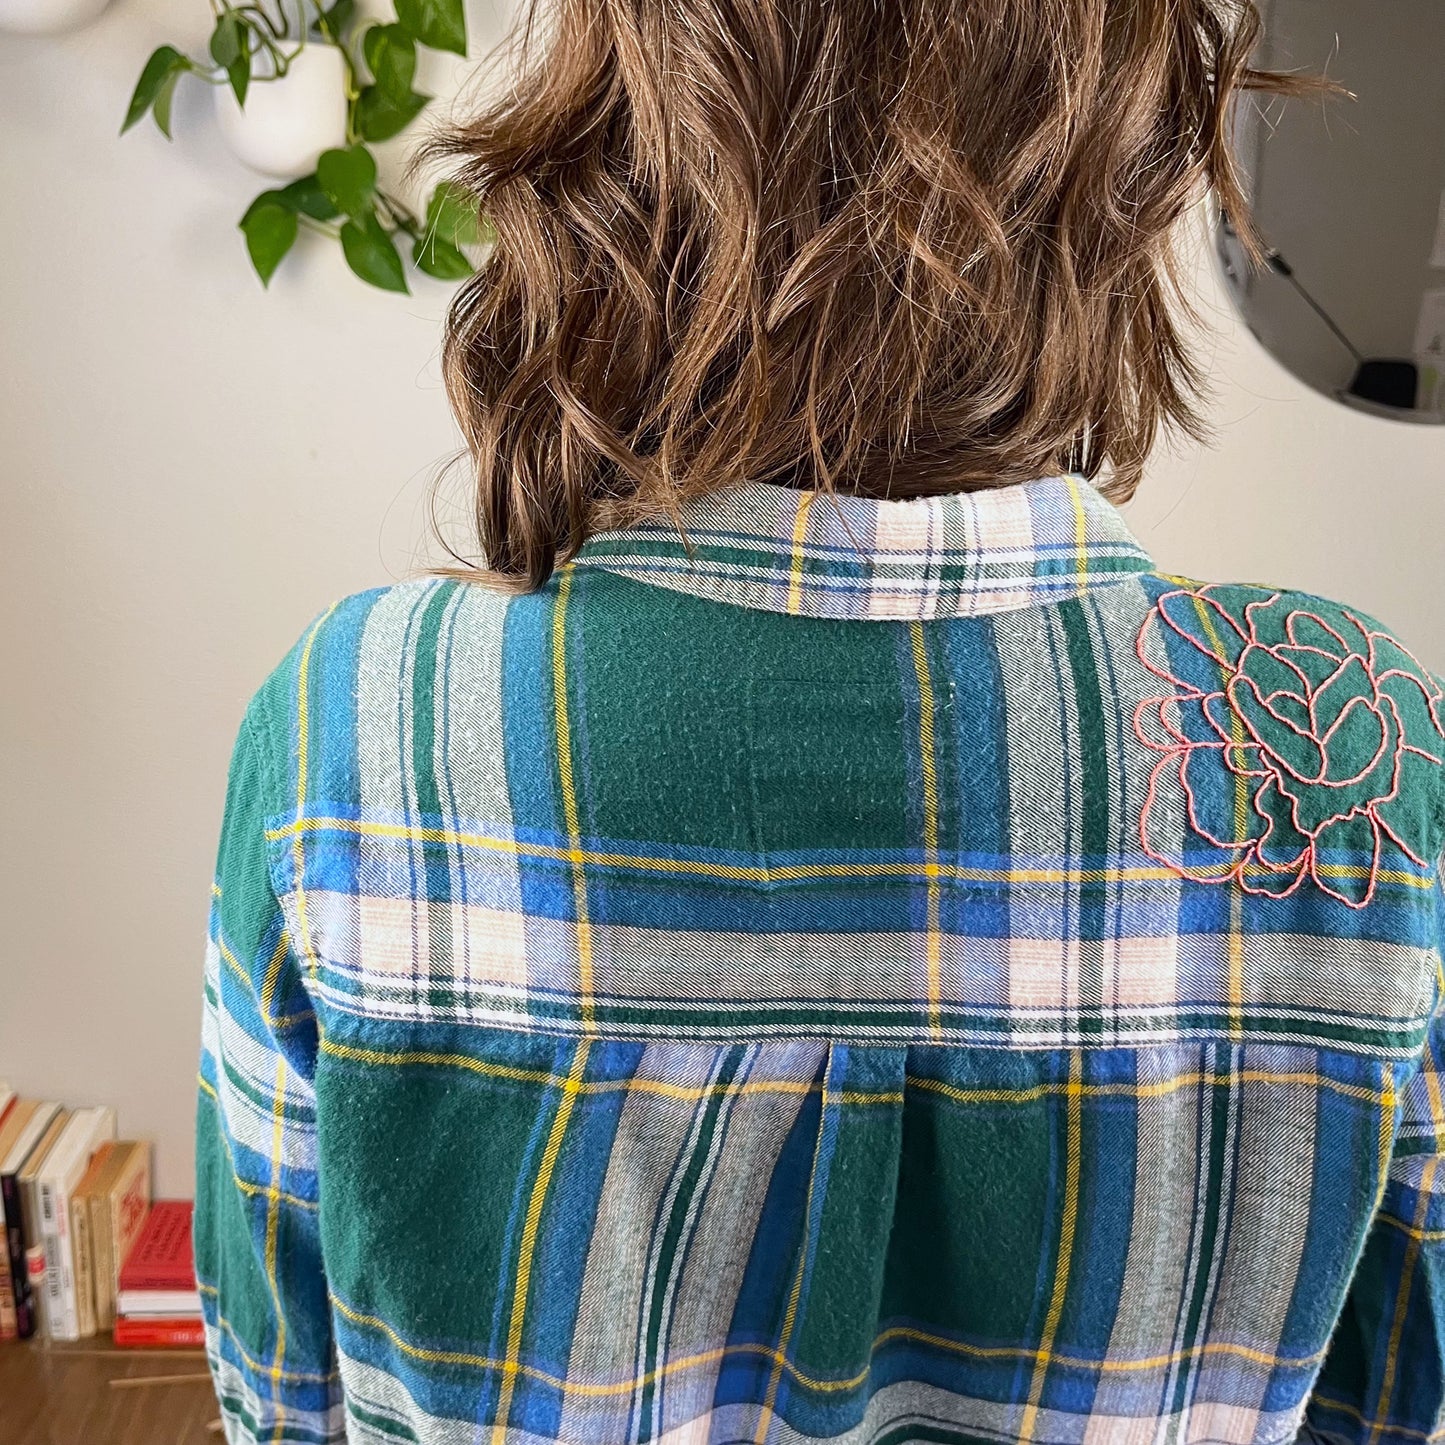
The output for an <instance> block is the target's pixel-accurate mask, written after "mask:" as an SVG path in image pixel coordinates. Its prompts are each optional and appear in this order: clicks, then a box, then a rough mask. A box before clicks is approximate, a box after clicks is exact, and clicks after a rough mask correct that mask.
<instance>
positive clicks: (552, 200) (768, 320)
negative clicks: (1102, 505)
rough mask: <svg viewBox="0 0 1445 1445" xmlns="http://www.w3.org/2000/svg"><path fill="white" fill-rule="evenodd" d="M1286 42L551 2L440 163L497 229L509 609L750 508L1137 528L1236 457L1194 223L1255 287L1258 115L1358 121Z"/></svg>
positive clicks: (486, 452)
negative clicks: (1193, 217)
mask: <svg viewBox="0 0 1445 1445" xmlns="http://www.w3.org/2000/svg"><path fill="white" fill-rule="evenodd" d="M1260 23H1261V22H1260V18H1259V14H1258V12H1257V10H1256V8H1255V6H1254V4H1253V3H1251V0H827V3H824V0H530V4H529V7H528V9H527V11H526V13H525V15H524V17H523V21H522V24H521V26H520V28H519V30H518V31H517V32H516V33H515V34H514V35H513V37H512V44H511V46H510V47H509V48H508V55H509V57H510V58H511V59H512V60H513V61H514V73H513V74H512V75H511V76H509V77H508V83H507V84H506V85H505V86H500V87H497V88H496V90H495V92H494V93H495V96H496V98H495V100H494V101H492V102H491V103H490V104H488V105H487V106H486V107H485V108H484V109H483V110H482V112H481V113H480V114H478V115H476V116H475V117H474V118H472V119H471V120H470V121H468V122H467V123H465V124H462V125H458V126H455V127H453V128H452V129H450V130H448V131H446V132H444V133H443V134H441V135H440V136H438V137H437V138H435V139H434V140H433V142H432V143H431V144H430V146H429V147H428V150H427V157H428V158H429V159H436V158H438V157H445V158H448V159H449V160H451V161H452V162H453V163H454V162H455V161H456V160H457V159H458V158H459V159H460V161H461V165H460V167H459V169H457V180H458V182H459V183H460V184H461V185H462V186H464V187H465V188H466V189H467V191H468V192H469V193H470V194H471V195H472V196H473V197H474V198H475V200H476V203H477V204H478V206H479V207H480V208H481V210H482V212H483V214H484V215H485V216H486V217H487V218H488V219H489V220H490V222H491V224H492V226H493V227H494V228H495V231H496V244H495V247H494V249H493V251H492V252H491V254H490V256H489V259H488V260H487V262H486V264H485V265H484V266H483V267H482V269H481V270H480V271H479V272H478V273H477V274H476V275H475V276H474V277H473V278H472V279H471V280H470V281H468V283H467V284H466V285H465V286H463V287H462V289H461V291H460V292H459V294H458V295H457V297H456V299H455V302H454V304H453V305H452V307H451V310H450V314H449V316H448V319H447V326H446V337H445V344H444V350H443V365H444V370H445V375H446V383H447V389H448V394H449V396H450V398H451V402H452V406H453V408H454V410H455V412H456V415H457V418H458V420H459V422H460V425H461V428H462V431H463V433H464V435H465V438H466V441H467V444H468V449H469V451H470V453H471V457H472V459H473V461H474V463H475V469H476V486H475V530H476V538H477V541H478V543H479V544H480V548H481V553H482V556H483V558H484V559H485V570H486V571H488V572H489V573H490V574H491V575H490V579H489V580H492V581H494V582H497V583H500V584H501V585H502V586H503V587H504V588H508V589H510V590H522V591H525V590H533V589H535V588H537V587H539V586H541V585H542V584H544V583H545V582H546V581H547V579H548V577H549V576H550V575H551V573H552V571H553V569H554V567H555V566H557V565H558V564H559V563H560V562H565V561H567V560H568V559H569V558H570V556H571V555H572V554H573V553H574V552H575V550H576V548H577V547H579V546H580V545H581V544H582V542H583V541H585V540H586V538H587V537H589V536H591V535H592V534H593V533H594V532H597V531H599V530H603V529H605V528H609V527H618V526H627V525H629V524H631V523H633V522H635V521H637V520H640V519H642V518H644V517H649V516H654V517H655V516H663V515H665V516H670V517H673V518H674V519H676V514H677V508H678V507H679V505H680V504H681V503H682V502H683V501H684V500H686V499H688V498H690V497H693V496H696V495H698V494H700V493H705V492H710V491H712V490H714V489H716V488H719V487H723V486H727V485H729V484H732V483H735V482H741V481H751V480H766V481H772V482H776V483H781V484H783V485H787V486H794V487H804V488H818V489H821V490H825V491H826V490H828V489H830V488H831V489H836V490H837V491H848V492H853V493H857V494H860V495H864V496H871V497H893V498H904V497H915V496H921V495H926V494H936V493H943V492H955V491H965V490H970V489H977V488H983V487H999V486H1006V485H1009V484H1010V483H1015V482H1019V481H1023V480H1026V479H1029V478H1032V477H1038V476H1045V475H1052V474H1057V473H1059V472H1061V471H1073V472H1076V473H1078V474H1080V475H1082V476H1085V477H1087V478H1089V479H1091V480H1095V481H1096V485H1099V486H1100V490H1101V491H1103V492H1104V493H1105V495H1107V496H1109V497H1111V498H1113V499H1114V500H1124V499H1126V498H1128V497H1129V496H1130V495H1131V494H1132V492H1133V491H1134V489H1135V487H1136V486H1137V485H1138V482H1139V479H1140V476H1141V473H1142V471H1143V467H1144V463H1145V460H1146V458H1147V457H1148V454H1149V452H1150V449H1151V447H1152V445H1153V443H1154V440H1155V437H1156V433H1157V431H1158V428H1159V426H1160V424H1161V422H1164V423H1172V424H1174V425H1177V426H1178V427H1180V428H1182V429H1183V430H1184V431H1186V432H1187V433H1189V434H1190V435H1191V436H1193V437H1195V438H1196V439H1198V440H1200V441H1207V440H1208V439H1209V435H1210V432H1209V428H1208V427H1207V426H1206V424H1205V423H1204V421H1203V419H1202V416H1201V414H1200V412H1199V410H1198V408H1197V406H1196V402H1195V398H1196V397H1197V396H1198V395H1200V394H1201V393H1202V392H1203V391H1204V375H1203V371H1202V369H1201V368H1200V366H1199V365H1198V363H1197V362H1196V360H1195V359H1194V358H1193V356H1192V355H1191V354H1190V351H1189V349H1188V347H1187V346H1186V344H1185V340H1184V336H1183V334H1182V331H1181V328H1180V325H1179V323H1178V321H1177V320H1176V318H1175V316H1174V314H1173V313H1172V310H1171V301H1173V302H1177V303H1178V304H1179V305H1180V306H1181V307H1182V309H1183V311H1184V313H1185V315H1186V317H1187V319H1188V320H1189V321H1190V322H1192V323H1195V324H1197V323H1198V316H1197V313H1196V312H1195V311H1194V310H1193V308H1192V307H1191V306H1190V304H1189V301H1188V297H1187V294H1186V292H1185V291H1184V288H1183V285H1182V282H1181V277H1180V274H1179V269H1178V266H1177V258H1176V255H1175V250H1174V237H1175V235H1176V222H1177V221H1179V219H1180V218H1181V217H1182V216H1183V215H1184V213H1185V212H1186V211H1187V210H1188V209H1189V208H1190V206H1191V204H1192V203H1194V202H1195V201H1196V200H1198V199H1199V198H1200V196H1201V194H1202V192H1203V191H1204V189H1205V188H1207V187H1213V190H1214V192H1215V194H1216V195H1217V197H1218V199H1219V202H1220V204H1221V205H1222V206H1223V208H1224V209H1225V210H1226V212H1227V213H1228V214H1229V215H1230V217H1231V218H1232V219H1233V221H1234V222H1235V225H1236V227H1237V228H1238V229H1239V230H1240V231H1241V233H1242V235H1243V237H1244V239H1245V241H1246V243H1247V245H1248V247H1249V248H1250V250H1251V254H1252V255H1253V256H1254V258H1255V260H1256V262H1257V261H1258V260H1259V259H1260V255H1261V248H1260V245H1259V242H1258V238H1257V237H1256V235H1255V233H1254V231H1253V229H1252V227H1251V226H1250V224H1249V219H1248V207H1247V204H1246V198H1245V196H1244V194H1243V193H1242V186H1241V181H1240V176H1239V174H1238V173H1237V171H1236V165H1235V162H1234V160H1233V158H1232V156H1231V152H1230V146H1229V139H1230V137H1229V131H1230V128H1231V127H1230V118H1231V110H1232V107H1231V102H1232V100H1233V99H1234V97H1235V95H1236V92H1238V91H1240V90H1263V91H1271V92H1275V93H1279V94H1304V93H1307V92H1317V91H1336V90H1339V89H1340V88H1339V87H1338V86H1336V85H1334V83H1333V82H1329V81H1325V80H1322V79H1321V78H1320V77H1317V76H1305V75H1300V74H1294V73H1288V72H1278V71H1264V70H1257V69H1254V68H1252V67H1251V65H1250V64H1249V59H1250V56H1251V54H1252V53H1253V48H1254V45H1255V42H1256V40H1257V38H1258V35H1259V31H1260ZM1106 469H1107V476H1103V474H1104V473H1105V471H1106ZM1101 477H1102V480H1099V479H1100V478H1101ZM453 555H454V556H456V555H457V554H455V553H453ZM458 560H459V561H461V560H463V559H461V558H460V557H458ZM449 570H451V569H449ZM465 575H469V576H475V575H476V573H475V571H474V570H473V569H471V568H470V567H468V568H466V569H465Z"/></svg>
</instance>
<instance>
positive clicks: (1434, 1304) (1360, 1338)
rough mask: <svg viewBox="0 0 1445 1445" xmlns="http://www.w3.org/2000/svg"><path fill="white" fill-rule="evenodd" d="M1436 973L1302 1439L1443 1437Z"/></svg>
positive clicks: (1373, 1442)
mask: <svg viewBox="0 0 1445 1445" xmlns="http://www.w3.org/2000/svg"><path fill="white" fill-rule="evenodd" d="M1438 900H1439V892H1438V889H1437V903H1438ZM1436 967H1437V981H1436V992H1435V1007H1434V1011H1433V1013H1432V1015H1431V1017H1430V1021H1429V1027H1428V1032H1427V1034H1426V1039H1425V1047H1424V1052H1423V1054H1422V1056H1421V1060H1420V1067H1419V1068H1418V1069H1417V1070H1416V1071H1415V1072H1414V1073H1412V1074H1411V1076H1410V1078H1409V1079H1408V1081H1407V1082H1406V1083H1405V1084H1404V1086H1403V1087H1402V1089H1401V1091H1400V1099H1399V1120H1398V1124H1397V1127H1396V1134H1395V1142H1394V1146H1393V1152H1392V1155H1391V1158H1390V1163H1389V1166H1388V1170H1387V1173H1386V1177H1385V1187H1384V1191H1383V1193H1382V1195H1381V1198H1380V1203H1379V1207H1378V1209H1377V1210H1376V1213H1375V1217H1374V1220H1373V1222H1372V1224H1371V1229H1370V1234H1369V1236H1368V1237H1367V1239H1366V1242H1365V1248H1364V1252H1363V1254H1362V1255H1361V1257H1360V1260H1359V1263H1358V1265H1357V1266H1356V1269H1355V1273H1354V1276H1353V1278H1352V1280H1351V1283H1350V1292H1349V1296H1348V1298H1347V1300H1346V1303H1345V1308H1344V1312H1343V1313H1342V1314H1341V1316H1340V1320H1339V1324H1338V1325H1337V1326H1336V1329H1335V1333H1334V1337H1333V1339H1332V1340H1331V1342H1330V1350H1329V1354H1328V1356H1327V1357H1326V1360H1325V1363H1324V1367H1323V1369H1322V1370H1321V1372H1320V1377H1319V1380H1318V1382H1317V1384H1316V1387H1315V1391H1314V1396H1313V1398H1312V1400H1311V1402H1310V1407H1309V1410H1308V1413H1307V1416H1306V1419H1307V1421H1308V1424H1307V1426H1306V1429H1305V1431H1304V1432H1303V1434H1302V1435H1301V1437H1300V1438H1301V1440H1302V1441H1312V1442H1313V1441H1318V1442H1322V1445H1323V1442H1329V1445H1335V1442H1349V1445H1357V1442H1358V1445H1365V1442H1367V1441H1368V1442H1370V1445H1407V1442H1408V1445H1420V1442H1421V1441H1424V1440H1438V1439H1440V1438H1441V1432H1442V1430H1445V1102H1442V1101H1445V989H1442V986H1441V985H1442V983H1445V978H1442V977H1441V975H1440V971H1439V962H1438V959H1437V965H1436Z"/></svg>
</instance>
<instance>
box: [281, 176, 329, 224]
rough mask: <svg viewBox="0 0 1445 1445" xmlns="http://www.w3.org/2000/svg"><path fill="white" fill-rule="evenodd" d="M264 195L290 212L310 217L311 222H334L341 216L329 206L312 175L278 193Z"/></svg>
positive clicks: (318, 183) (324, 193)
mask: <svg viewBox="0 0 1445 1445" xmlns="http://www.w3.org/2000/svg"><path fill="white" fill-rule="evenodd" d="M266 194H267V195H269V196H275V197H276V199H277V200H278V201H280V202H281V204H282V205H283V206H286V207H288V208H289V209H290V210H293V211H299V212H300V213H301V214H302V215H303V216H310V217H311V219H312V220H313V221H334V220H335V219H336V217H337V216H339V215H340V214H341V213H340V212H339V211H338V210H337V209H336V207H335V206H334V205H332V204H331V201H330V199H329V198H328V197H327V195H326V192H325V191H323V190H322V189H321V183H320V182H319V181H318V180H317V179H316V177H315V176H314V175H312V176H302V177H301V179H300V180H299V181H292V182H291V184H290V185H289V186H283V187H282V188H281V189H280V190H279V191H268V192H267V193H266Z"/></svg>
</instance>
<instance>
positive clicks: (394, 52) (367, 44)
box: [361, 25, 416, 100]
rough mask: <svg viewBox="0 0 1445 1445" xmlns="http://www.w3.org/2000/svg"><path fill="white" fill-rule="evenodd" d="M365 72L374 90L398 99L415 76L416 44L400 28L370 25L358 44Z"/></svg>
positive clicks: (405, 92)
mask: <svg viewBox="0 0 1445 1445" xmlns="http://www.w3.org/2000/svg"><path fill="white" fill-rule="evenodd" d="M361 53H362V54H363V55H364V56H365V57H366V68H367V69H368V70H369V71H371V78H372V80H373V81H375V82H376V87H377V89H378V90H380V91H382V92H383V93H384V94H386V95H389V96H393V97H395V98H396V99H398V100H399V99H401V98H403V97H405V96H408V95H410V94H411V82H412V78H413V76H415V75H416V41H415V40H413V39H412V38H411V36H410V35H409V34H408V33H407V32H406V30H405V29H404V28H403V27H402V26H400V25H373V26H372V27H371V29H369V30H368V31H367V32H366V35H365V37H364V38H363V39H362V42H361Z"/></svg>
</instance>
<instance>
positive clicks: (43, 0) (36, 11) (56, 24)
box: [0, 0, 109, 35]
mask: <svg viewBox="0 0 1445 1445" xmlns="http://www.w3.org/2000/svg"><path fill="white" fill-rule="evenodd" d="M108 3H109V0H0V30H3V31H7V32H8V33H10V34H11V35H60V34H63V33H64V32H65V31H67V30H78V29H79V28H80V27H81V26H82V25H89V24H90V22H91V21H92V20H94V19H95V18H96V16H97V15H99V14H100V12H101V11H102V10H104V9H105V7H106V5H107V4H108Z"/></svg>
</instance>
